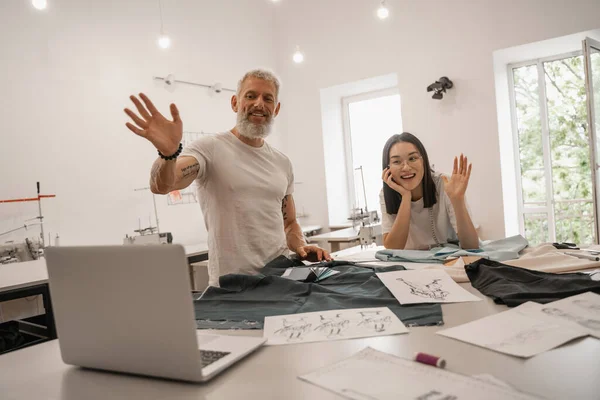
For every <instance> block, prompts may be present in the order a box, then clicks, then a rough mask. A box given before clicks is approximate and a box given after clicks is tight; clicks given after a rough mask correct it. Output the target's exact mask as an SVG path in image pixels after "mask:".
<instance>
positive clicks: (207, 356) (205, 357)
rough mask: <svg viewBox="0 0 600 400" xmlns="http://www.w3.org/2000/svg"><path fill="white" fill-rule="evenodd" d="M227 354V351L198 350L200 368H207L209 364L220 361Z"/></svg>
mask: <svg viewBox="0 0 600 400" xmlns="http://www.w3.org/2000/svg"><path fill="white" fill-rule="evenodd" d="M228 354H231V353H230V352H228V351H209V350H200V362H201V363H202V368H204V367H208V366H209V365H210V364H212V363H214V362H215V361H218V360H220V359H221V358H223V357H225V356H226V355H228Z"/></svg>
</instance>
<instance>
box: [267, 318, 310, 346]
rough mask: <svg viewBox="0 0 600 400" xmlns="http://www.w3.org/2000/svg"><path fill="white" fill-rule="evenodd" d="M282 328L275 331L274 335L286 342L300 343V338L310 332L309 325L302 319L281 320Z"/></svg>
mask: <svg viewBox="0 0 600 400" xmlns="http://www.w3.org/2000/svg"><path fill="white" fill-rule="evenodd" d="M281 324H282V327H281V328H279V329H277V330H276V331H275V335H277V336H279V337H282V338H285V340H286V341H288V342H298V341H302V337H303V336H304V335H305V334H306V333H307V332H309V331H310V328H311V326H312V324H311V323H309V322H306V321H305V320H304V318H298V319H291V320H289V319H286V318H283V320H282V322H281Z"/></svg>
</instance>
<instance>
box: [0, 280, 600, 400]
mask: <svg viewBox="0 0 600 400" xmlns="http://www.w3.org/2000/svg"><path fill="white" fill-rule="evenodd" d="M463 287H465V288H467V290H469V291H470V292H472V293H474V294H475V295H478V296H480V297H483V296H482V295H481V294H480V293H479V292H478V291H477V290H475V289H473V288H471V287H470V285H469V284H463ZM442 309H443V312H444V320H445V323H446V325H445V326H443V327H437V326H436V327H418V328H409V329H410V333H409V334H407V335H397V336H386V337H379V338H368V339H352V340H342V341H335V342H326V343H325V342H324V343H310V344H296V345H288V346H272V347H263V348H262V349H260V350H259V351H258V352H257V353H255V354H252V355H250V356H249V357H248V358H246V359H245V360H243V361H241V362H240V363H238V364H236V365H234V366H233V367H232V368H230V369H229V370H227V371H225V372H224V373H223V374H221V375H220V376H218V377H216V378H215V379H214V380H212V381H210V382H208V383H206V384H188V383H180V382H174V381H165V380H160V379H151V378H145V377H136V376H127V375H120V374H114V373H106V372H98V371H91V370H84V369H80V368H77V367H72V366H67V365H65V364H64V363H63V362H62V360H61V357H60V352H59V348H58V340H53V341H51V342H46V343H43V344H40V345H37V346H34V347H29V348H27V349H23V350H18V351H15V352H12V353H8V354H5V355H3V356H0V371H2V373H1V374H0V393H2V396H1V397H2V399H3V400H25V399H34V398H40V399H45V400H59V399H60V400H75V399H89V400H96V399H97V400H104V399H130V400H136V399H140V400H142V399H143V400H153V399H156V400H159V399H160V400H163V399H166V398H168V399H207V400H216V399H290V400H293V399H324V400H328V399H341V398H340V397H338V396H337V395H335V394H332V393H329V392H327V391H325V390H323V389H320V388H318V387H316V386H312V385H310V384H308V383H305V382H302V381H300V380H298V379H297V378H296V377H297V376H298V375H300V374H304V373H307V372H310V371H313V370H315V369H318V368H321V367H324V366H326V365H330V364H332V363H334V362H336V361H339V360H341V359H344V358H346V357H349V356H351V355H352V354H354V353H356V352H358V351H359V350H361V349H363V348H364V347H366V346H371V347H373V348H375V349H377V350H381V351H385V352H389V353H392V354H396V355H398V356H401V357H406V358H410V357H412V356H413V354H414V353H415V352H417V351H422V352H428V353H431V354H436V355H439V356H442V357H444V358H445V359H446V360H447V362H448V365H447V367H446V368H447V369H448V370H451V371H454V372H459V373H463V374H466V375H473V374H480V373H489V374H492V375H493V376H495V377H496V378H498V379H501V380H503V381H505V382H507V383H509V384H511V385H513V386H514V387H516V388H517V389H519V390H523V391H528V392H531V393H534V394H537V395H540V396H545V397H547V398H549V399H577V400H580V399H583V400H584V399H598V393H600V379H598V377H600V362H598V359H599V357H600V340H596V339H592V338H585V339H580V340H576V341H574V342H572V343H570V344H567V345H564V346H562V347H560V348H558V349H555V350H552V351H549V352H546V353H543V354H541V355H538V356H536V357H533V358H531V359H529V360H522V359H519V358H516V357H511V356H507V355H503V354H499V353H495V352H493V351H490V350H487V349H483V348H479V347H476V346H471V345H468V344H466V343H462V342H459V341H456V340H453V339H449V338H446V337H443V336H439V335H435V332H436V331H437V330H439V329H443V328H448V327H452V326H456V325H459V324H462V323H465V322H468V321H472V320H474V319H477V318H481V317H484V316H486V315H489V314H493V313H496V312H499V311H503V310H505V309H506V307H504V306H499V305H496V304H494V303H493V301H492V300H491V299H489V298H485V299H484V301H481V302H477V303H463V304H444V305H442ZM217 332H218V333H228V334H236V335H250V336H258V335H261V331H229V332H225V331H217Z"/></svg>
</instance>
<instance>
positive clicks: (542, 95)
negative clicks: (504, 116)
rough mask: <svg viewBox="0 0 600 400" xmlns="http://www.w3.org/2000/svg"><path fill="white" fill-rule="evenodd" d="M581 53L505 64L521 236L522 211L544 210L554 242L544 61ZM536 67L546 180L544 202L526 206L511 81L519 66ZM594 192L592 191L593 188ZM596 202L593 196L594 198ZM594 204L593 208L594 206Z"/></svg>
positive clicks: (523, 213) (514, 100)
mask: <svg viewBox="0 0 600 400" xmlns="http://www.w3.org/2000/svg"><path fill="white" fill-rule="evenodd" d="M579 56H583V52H582V51H581V50H576V51H571V52H567V53H561V54H557V55H553V56H550V57H542V58H536V59H533V60H528V61H522V62H518V63H512V64H508V65H507V76H508V91H509V100H510V115H511V127H512V135H513V152H514V162H515V182H516V187H517V210H518V216H519V231H520V233H521V235H523V236H525V214H539V213H545V214H546V215H547V217H548V218H547V221H548V240H549V241H550V242H555V241H556V219H555V215H554V205H555V202H554V198H553V193H554V188H553V181H552V159H551V156H550V128H549V126H548V99H547V97H546V79H545V75H544V63H546V62H552V61H557V60H562V59H565V58H571V57H579ZM533 65H535V66H536V70H537V74H538V92H537V95H538V102H539V104H538V106H539V110H540V122H541V128H542V132H541V133H542V148H543V159H544V179H545V181H546V205H545V206H540V207H531V206H530V207H525V204H524V200H523V186H522V181H521V179H522V173H521V158H520V148H519V130H518V122H517V106H516V94H515V82H514V70H515V69H518V68H522V67H529V66H533ZM594 192H595V190H594ZM594 202H595V199H594ZM594 207H596V206H595V205H594Z"/></svg>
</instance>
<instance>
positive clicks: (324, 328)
mask: <svg viewBox="0 0 600 400" xmlns="http://www.w3.org/2000/svg"><path fill="white" fill-rule="evenodd" d="M319 317H320V318H321V323H320V324H319V326H317V327H316V328H315V331H321V332H324V333H325V334H326V335H327V337H331V336H340V335H341V334H342V332H343V331H344V330H345V329H346V328H347V327H348V324H349V323H350V321H349V320H348V319H346V318H343V317H341V316H340V314H336V315H335V317H332V318H325V317H323V316H322V315H319Z"/></svg>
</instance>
